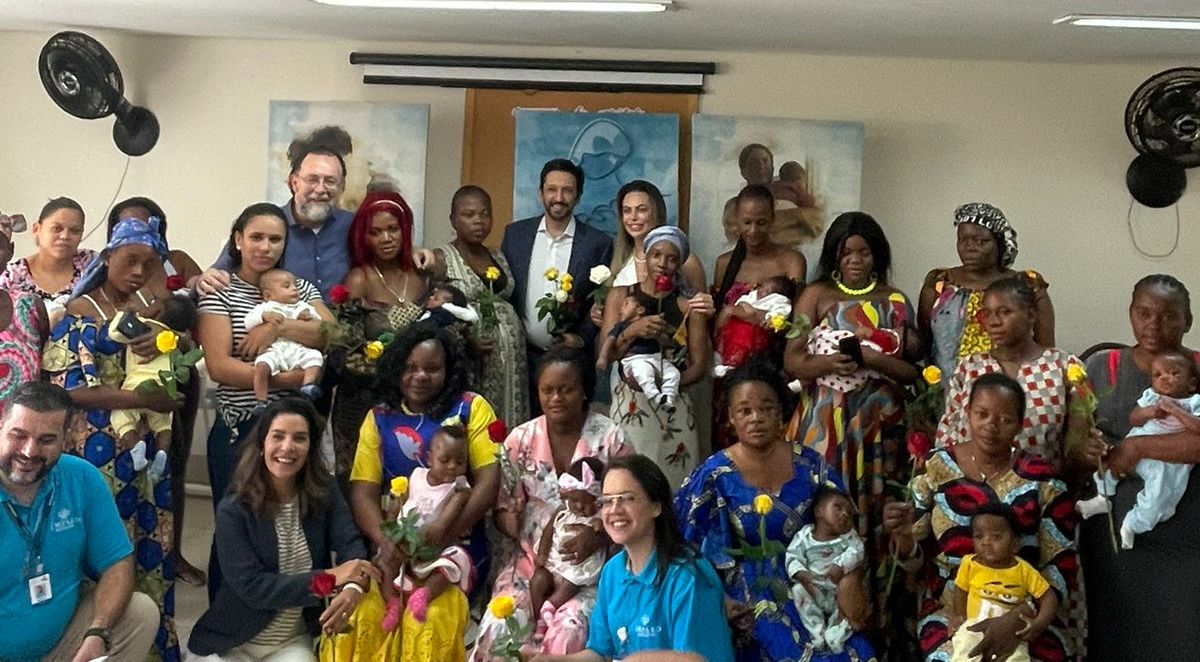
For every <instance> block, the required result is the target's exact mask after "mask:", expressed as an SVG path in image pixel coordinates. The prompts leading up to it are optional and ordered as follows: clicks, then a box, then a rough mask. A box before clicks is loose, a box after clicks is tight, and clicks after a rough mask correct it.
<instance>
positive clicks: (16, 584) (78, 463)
mask: <svg viewBox="0 0 1200 662" xmlns="http://www.w3.org/2000/svg"><path fill="white" fill-rule="evenodd" d="M47 499H49V500H50V510H49V517H48V519H47V522H46V527H47V528H46V533H45V540H44V541H43V542H42V551H41V563H42V572H45V573H49V575H50V589H51V593H52V597H51V598H50V599H49V600H47V601H45V602H42V603H40V604H36V605H35V604H32V603H31V601H30V596H29V579H30V578H29V577H24V576H21V575H22V573H21V569H22V568H23V567H24V566H25V565H26V555H27V553H28V549H29V547H28V545H26V543H25V539H24V538H23V537H22V536H21V534H20V532H19V529H18V528H17V526H16V524H14V523H13V521H12V519H11V518H10V517H9V516H8V514H7V513H4V512H0V568H3V570H4V571H3V573H0V624H2V625H0V627H2V628H3V629H2V630H0V659H3V660H37V659H41V658H42V657H43V656H44V655H46V654H47V653H49V652H50V650H51V649H52V648H54V646H55V645H56V644H57V643H58V640H59V638H60V637H61V636H62V634H63V632H64V631H65V630H66V628H67V624H68V623H69V622H70V621H71V616H72V615H74V613H75V607H76V606H77V605H78V603H79V591H80V582H81V581H82V580H83V578H84V577H85V576H89V577H92V578H98V577H99V576H100V575H101V574H102V573H103V572H104V571H105V570H108V569H109V568H110V567H112V566H113V564H115V563H116V562H118V561H120V560H121V559H123V558H125V557H126V556H129V555H130V554H131V553H132V552H133V545H132V544H130V542H129V535H128V534H127V533H126V532H125V524H124V523H123V522H122V521H121V517H120V515H118V514H117V504H116V502H115V501H113V496H112V493H111V492H110V491H109V489H108V486H107V485H106V484H105V483H104V478H103V477H102V476H101V475H100V471H99V470H97V469H96V468H95V467H93V466H92V465H91V464H90V463H88V462H87V461H86V460H83V459H80V458H78V457H75V456H73V455H63V456H62V457H60V458H59V460H58V463H57V464H55V465H54V468H53V469H51V470H50V472H49V473H48V474H46V478H45V479H44V480H43V481H42V485H41V488H40V489H39V490H38V493H37V496H36V497H34V500H33V504H32V505H31V506H28V507H26V506H22V505H21V504H20V503H18V502H17V501H15V500H14V499H13V498H12V496H11V495H10V494H9V493H8V491H7V490H5V489H3V488H0V508H3V509H4V510H7V506H5V505H4V503H5V502H10V503H12V505H13V508H14V510H15V511H16V513H17V516H18V517H20V518H21V520H22V521H23V522H24V525H25V528H26V529H27V530H28V531H29V532H30V533H33V531H34V530H35V528H36V527H37V524H38V520H39V519H40V517H41V514H42V512H43V510H44V508H45V504H46V501H47Z"/></svg>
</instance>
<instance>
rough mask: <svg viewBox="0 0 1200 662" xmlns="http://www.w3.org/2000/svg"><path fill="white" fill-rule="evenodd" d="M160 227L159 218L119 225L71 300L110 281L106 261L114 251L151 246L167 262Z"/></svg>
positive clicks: (73, 291) (94, 259) (95, 258)
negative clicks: (138, 246) (126, 247)
mask: <svg viewBox="0 0 1200 662" xmlns="http://www.w3.org/2000/svg"><path fill="white" fill-rule="evenodd" d="M158 225H159V220H158V218H157V217H151V219H150V221H149V222H146V221H143V220H140V219H137V218H127V219H125V220H123V221H121V222H119V223H117V226H116V227H114V228H113V232H112V238H111V239H109V240H108V245H107V246H105V247H104V249H103V250H101V251H100V252H99V253H97V254H96V257H94V258H92V261H91V263H89V264H88V265H87V268H86V269H84V270H83V275H82V276H80V277H79V282H77V283H75V287H74V288H73V289H72V290H71V298H72V299H75V298H78V297H81V296H83V295H84V294H87V293H88V292H91V291H92V290H94V289H96V288H97V287H100V286H101V285H103V284H104V281H105V280H108V265H107V264H105V260H106V259H107V258H108V256H109V255H112V252H113V251H115V250H117V249H118V248H121V247H122V246H130V245H133V244H139V245H142V246H149V247H150V248H153V249H154V252H155V253H157V254H158V257H159V259H160V260H162V261H166V259H167V242H165V241H163V238H162V235H160V234H159V233H158Z"/></svg>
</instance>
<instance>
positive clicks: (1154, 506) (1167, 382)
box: [1076, 352, 1200, 549]
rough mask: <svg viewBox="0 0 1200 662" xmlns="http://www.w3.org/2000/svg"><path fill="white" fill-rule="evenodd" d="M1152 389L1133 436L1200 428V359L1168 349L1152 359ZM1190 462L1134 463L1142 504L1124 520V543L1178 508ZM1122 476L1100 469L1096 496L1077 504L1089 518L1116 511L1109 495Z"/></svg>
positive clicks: (1134, 415)
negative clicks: (1199, 371) (1198, 362)
mask: <svg viewBox="0 0 1200 662" xmlns="http://www.w3.org/2000/svg"><path fill="white" fill-rule="evenodd" d="M1150 378H1151V379H1150V388H1148V389H1146V392H1145V393H1143V394H1142V397H1141V398H1139V399H1138V402H1137V404H1138V406H1137V407H1135V408H1134V409H1133V411H1132V412H1130V413H1129V423H1130V424H1131V425H1133V426H1134V427H1133V428H1131V429H1130V430H1129V434H1128V435H1127V436H1128V437H1138V436H1143V437H1144V436H1151V435H1158V434H1171V433H1174V432H1181V431H1184V430H1187V431H1189V432H1193V433H1200V395H1198V394H1197V393H1196V388H1197V385H1198V383H1200V377H1198V376H1197V373H1196V364H1195V363H1193V362H1192V360H1191V359H1190V358H1188V357H1186V356H1184V355H1183V354H1180V353H1178V352H1164V353H1162V354H1159V355H1158V356H1156V357H1155V358H1154V362H1153V363H1151V364H1150ZM1191 470H1192V465H1190V464H1172V463H1168V462H1163V461H1161V460H1150V459H1146V460H1140V461H1138V463H1137V466H1136V467H1135V471H1136V472H1137V475H1138V476H1140V477H1141V479H1142V483H1143V484H1142V490H1141V491H1140V492H1138V495H1137V503H1136V504H1135V505H1134V506H1133V508H1131V509H1130V510H1129V512H1128V513H1127V514H1126V515H1125V519H1124V520H1123V521H1122V522H1121V547H1123V548H1125V549H1130V548H1132V547H1133V539H1134V536H1136V535H1137V534H1139V533H1145V532H1147V531H1149V530H1150V529H1152V528H1154V526H1155V525H1156V524H1158V523H1159V522H1163V521H1166V520H1167V519H1168V518H1170V517H1171V516H1172V515H1174V514H1175V508H1176V506H1178V505H1179V500H1180V499H1181V498H1182V497H1183V492H1184V490H1186V489H1187V484H1188V476H1189V475H1190V473H1191ZM1117 482H1118V481H1117V479H1116V478H1115V477H1114V476H1113V475H1112V473H1111V472H1109V471H1107V470H1106V471H1104V472H1103V473H1097V474H1096V490H1097V492H1099V493H1098V494H1097V495H1096V496H1094V497H1092V498H1091V499H1087V500H1085V501H1080V502H1079V503H1078V505H1077V506H1076V507H1077V508H1078V509H1079V512H1080V513H1082V514H1083V516H1084V517H1085V518H1086V517H1092V516H1093V515H1097V514H1099V513H1106V512H1110V511H1111V510H1112V504H1111V502H1110V501H1109V497H1111V496H1112V495H1113V494H1115V493H1116V489H1117Z"/></svg>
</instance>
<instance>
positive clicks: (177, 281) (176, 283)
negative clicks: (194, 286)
mask: <svg viewBox="0 0 1200 662" xmlns="http://www.w3.org/2000/svg"><path fill="white" fill-rule="evenodd" d="M184 287H187V282H186V281H184V280H183V276H180V275H179V274H175V275H174V276H167V289H168V290H170V291H172V292H174V291H175V290H182V289H183V288H184Z"/></svg>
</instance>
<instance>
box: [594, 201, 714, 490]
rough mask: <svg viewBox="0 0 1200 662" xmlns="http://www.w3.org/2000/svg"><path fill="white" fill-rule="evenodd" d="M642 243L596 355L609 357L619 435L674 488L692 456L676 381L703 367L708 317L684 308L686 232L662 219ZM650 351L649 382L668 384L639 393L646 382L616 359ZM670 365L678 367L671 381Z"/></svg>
mask: <svg viewBox="0 0 1200 662" xmlns="http://www.w3.org/2000/svg"><path fill="white" fill-rule="evenodd" d="M642 245H643V248H644V250H645V251H646V276H645V277H644V278H643V279H642V280H641V281H640V282H639V283H638V284H636V285H633V286H630V287H629V288H628V290H627V291H626V294H625V298H626V300H625V301H623V302H622V311H621V312H622V313H625V315H623V318H624V321H625V322H627V323H622V324H617V325H616V326H614V327H613V329H612V330H611V331H610V332H609V334H608V337H607V338H606V342H605V347H604V351H603V352H602V355H601V358H600V361H601V363H607V362H609V361H611V362H612V363H613V364H614V370H613V378H612V385H613V402H612V413H613V418H614V419H615V420H616V421H617V424H618V425H620V427H621V430H622V431H623V432H624V433H625V438H626V439H628V440H629V442H631V443H632V444H633V447H634V449H636V451H637V452H638V453H641V454H642V455H647V456H649V457H650V458H651V459H653V460H654V461H655V462H656V463H658V466H660V467H662V470H663V472H664V473H666V475H667V478H668V479H669V480H670V481H671V486H672V487H673V488H677V487H679V486H680V485H682V484H683V479H684V478H686V477H687V475H688V474H689V473H691V471H692V469H693V468H695V466H696V461H697V459H698V458H697V453H698V450H697V439H696V425H695V416H694V414H693V411H692V401H691V398H690V397H689V395H688V393H687V392H686V390H684V389H685V388H686V387H687V386H690V385H692V384H694V383H696V382H698V381H700V379H701V378H703V377H704V375H705V373H706V372H707V371H708V369H709V364H708V361H709V357H710V356H711V352H712V350H711V348H710V347H709V341H708V329H707V324H708V321H707V316H705V315H703V314H702V313H700V312H697V311H696V310H691V311H689V310H688V301H689V299H690V298H691V297H692V295H693V294H694V292H693V291H692V289H691V287H690V286H689V285H688V283H687V281H686V279H685V278H684V276H683V275H682V273H681V271H680V267H681V266H682V265H683V264H684V262H686V261H687V259H688V256H689V255H690V254H691V249H690V246H689V244H688V238H687V235H686V234H684V233H683V231H682V230H680V229H679V228H677V227H674V226H670V225H663V226H660V227H657V228H655V229H653V230H651V231H650V232H648V233H647V234H646V237H645V239H643V241H642ZM638 311H640V312H638ZM654 353H659V354H658V358H659V360H658V364H659V367H658V369H657V370H655V371H654V375H653V377H654V378H655V379H656V380H657V381H656V385H658V386H659V387H660V388H661V387H662V386H667V387H668V390H667V393H666V394H663V393H658V394H657V397H647V396H648V395H655V394H654V392H653V391H654V389H651V392H650V394H647V393H646V392H645V391H646V390H645V389H644V388H642V387H639V386H638V385H637V384H638V381H644V380H638V379H635V377H634V375H633V374H632V373H631V372H630V371H629V370H626V369H625V367H624V366H622V365H621V359H623V358H626V357H629V356H631V355H635V354H643V355H644V354H654ZM673 367H674V368H675V369H677V370H678V382H677V383H674V371H673V370H672V368H673ZM671 390H676V391H677V393H676V394H672V393H670V391H671ZM664 395H665V396H666V397H664Z"/></svg>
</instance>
